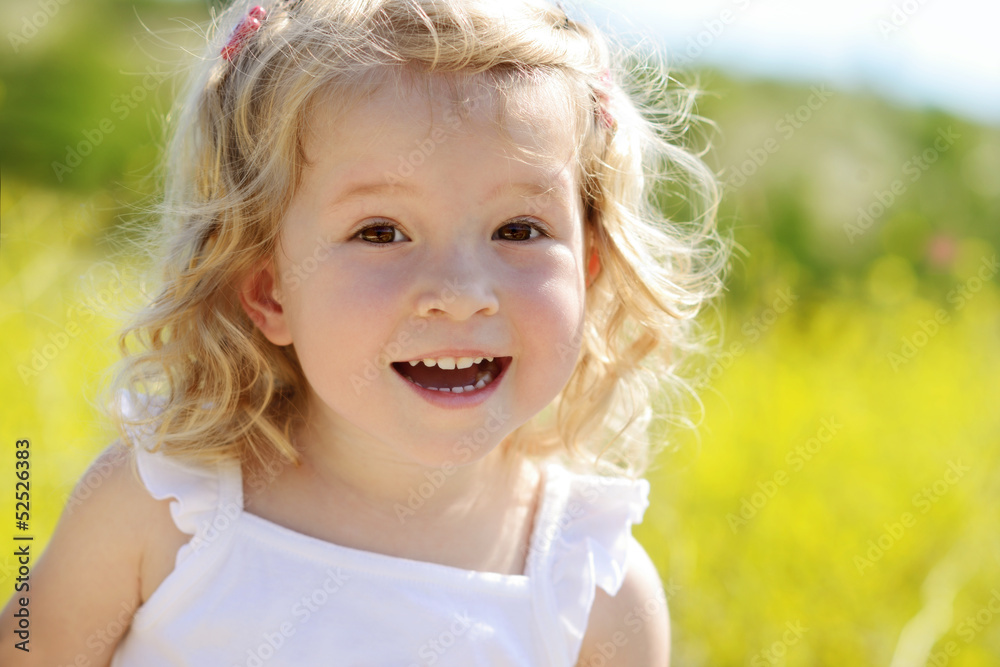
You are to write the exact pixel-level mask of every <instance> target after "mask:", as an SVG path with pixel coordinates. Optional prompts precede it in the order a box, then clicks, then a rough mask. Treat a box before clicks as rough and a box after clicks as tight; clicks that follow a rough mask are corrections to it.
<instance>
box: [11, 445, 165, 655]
mask: <svg viewBox="0 0 1000 667" xmlns="http://www.w3.org/2000/svg"><path fill="white" fill-rule="evenodd" d="M84 480H89V482H88V481H84ZM84 480H81V481H80V482H79V483H78V484H77V486H76V488H75V489H74V491H73V495H72V496H71V497H70V500H69V503H68V504H67V506H66V508H65V509H64V510H63V515H62V518H61V519H60V520H59V525H58V526H57V527H56V531H55V533H54V534H53V536H52V541H51V542H50V544H49V546H48V548H47V549H46V550H45V553H44V555H43V556H42V557H41V559H39V560H37V562H36V563H35V566H34V567H33V568H32V570H31V575H30V579H29V582H28V586H29V590H28V591H27V592H19V593H18V592H15V594H14V599H12V600H11V601H10V602H9V603H8V604H7V607H6V608H5V609H4V611H3V616H2V618H0V640H2V645H0V664H3V665H24V666H25V667H28V666H30V665H38V666H44V667H57V666H59V667H62V666H66V667H69V666H70V665H72V666H74V667H76V666H88V667H97V666H101V665H103V666H107V665H109V664H110V662H111V656H112V654H113V653H114V649H115V647H116V646H117V645H118V642H119V641H120V640H121V638H122V636H123V635H124V634H125V632H126V631H127V629H128V626H129V624H130V623H131V622H132V616H133V615H134V613H135V610H136V608H138V606H139V604H140V602H141V588H140V571H141V566H142V562H143V554H144V549H145V546H146V544H147V540H148V539H149V537H150V533H151V531H152V530H153V529H152V527H151V526H155V525H158V522H157V521H155V520H150V519H151V518H153V517H155V516H157V515H158V514H161V513H162V508H161V507H160V504H161V503H160V502H159V501H156V500H154V499H153V498H152V497H151V496H150V495H149V493H148V492H147V491H146V489H145V488H144V487H143V486H142V484H141V482H140V480H139V479H138V478H137V476H136V475H135V473H134V472H133V469H132V466H131V455H130V454H129V452H128V451H127V450H126V449H125V448H124V447H122V446H121V445H120V444H117V443H116V444H114V445H111V446H110V447H108V449H106V450H105V451H104V453H102V454H101V456H100V457H99V458H98V459H97V460H96V461H95V462H94V464H93V465H92V466H91V467H90V469H89V471H88V475H85V476H84ZM21 597H27V598H28V599H29V603H28V610H29V622H30V628H29V632H30V639H29V642H28V648H29V649H30V650H29V652H27V653H25V652H24V651H21V650H19V649H17V648H15V644H16V643H17V642H20V641H21V639H20V638H19V637H18V636H17V635H16V634H15V631H16V630H17V629H18V628H17V625H16V621H17V619H15V618H14V616H13V614H14V611H15V609H17V608H18V607H19V606H20V605H19V604H18V598H21Z"/></svg>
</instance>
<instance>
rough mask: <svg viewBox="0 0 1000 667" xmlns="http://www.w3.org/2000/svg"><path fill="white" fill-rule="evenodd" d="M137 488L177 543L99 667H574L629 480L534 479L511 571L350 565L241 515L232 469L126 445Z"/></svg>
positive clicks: (624, 533)
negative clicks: (541, 483)
mask: <svg viewBox="0 0 1000 667" xmlns="http://www.w3.org/2000/svg"><path fill="white" fill-rule="evenodd" d="M136 457H137V464H138V468H139V473H140V475H141V477H142V480H143V482H144V483H145V485H146V487H147V488H148V489H149V491H150V493H151V495H152V496H153V497H154V498H157V499H165V498H173V499H174V500H173V502H172V503H171V514H172V515H173V519H174V521H175V523H176V524H177V526H178V528H179V529H180V530H182V531H183V532H185V533H189V534H191V535H192V536H193V537H192V540H191V541H190V542H189V543H188V544H186V545H185V546H184V547H182V548H181V549H180V551H179V552H178V554H177V561H176V567H175V569H174V571H173V572H172V573H171V574H170V575H169V576H168V577H167V578H166V579H165V580H164V582H163V583H162V584H161V586H160V587H159V588H158V589H157V590H156V591H155V592H154V593H153V595H152V596H151V597H150V598H149V600H147V601H146V603H145V604H144V605H142V607H140V608H139V609H138V611H137V612H136V615H135V619H134V621H133V623H132V627H131V629H130V630H129V632H128V634H127V635H126V636H125V638H124V639H123V641H122V643H121V645H120V646H119V647H118V650H117V651H116V653H115V656H114V659H113V660H112V663H111V664H112V667H165V666H168V665H170V666H175V665H186V666H190V667H201V666H204V667H236V666H239V667H263V666H264V665H266V666H267V667H278V666H281V667H285V666H288V667H304V666H309V665H334V666H337V667H348V666H359V667H360V666H377V667H411V666H417V665H420V666H423V665H435V666H452V665H453V666H455V667H472V666H476V665H491V666H501V665H503V666H507V665H509V666H511V667H514V666H517V667H525V666H527V665H544V666H546V667H558V666H560V665H565V666H567V667H569V666H571V665H574V664H575V662H576V660H577V658H578V654H579V652H580V645H581V642H582V639H583V635H584V632H585V630H586V627H587V619H588V617H589V615H590V609H591V606H592V605H593V602H594V596H595V587H596V586H600V587H601V588H603V589H604V590H605V591H607V592H608V593H609V594H610V595H615V594H616V593H617V592H618V589H619V587H620V586H621V584H622V580H623V579H624V576H625V565H626V559H627V554H628V550H629V548H630V547H633V546H635V545H633V544H632V542H633V538H632V535H631V526H632V524H634V523H638V522H640V521H641V520H642V515H643V513H644V512H645V510H646V507H647V506H648V494H649V484H648V482H646V481H645V480H637V481H631V480H621V479H609V478H603V477H597V476H584V475H577V474H573V473H570V472H568V471H567V470H565V469H564V468H562V467H560V466H558V465H554V464H552V465H549V466H548V467H547V468H546V477H545V487H544V495H543V498H542V502H541V503H540V506H539V509H538V512H537V515H536V517H535V526H534V530H533V534H532V538H531V550H530V553H529V555H528V561H527V566H526V572H525V574H523V575H501V574H496V573H486V572H475V571H469V570H463V569H459V568H455V567H449V566H445V565H439V564H436V563H428V562H420V561H413V560H408V559H404V558H397V557H392V556H386V555H383V554H378V553H371V552H366V551H360V550H357V549H350V548H347V547H343V546H339V545H336V544H332V543H330V542H325V541H323V540H320V539H317V538H313V537H310V536H307V535H304V534H302V533H298V532H295V531H293V530H290V529H288V528H284V527H282V526H280V525H277V524H275V523H272V522H270V521H267V520H265V519H263V518H261V517H258V516H256V515H253V514H250V513H248V512H244V511H243V493H242V481H241V475H240V469H239V466H238V465H237V464H235V463H229V464H220V465H218V466H217V469H215V470H208V471H207V470H204V469H199V468H196V467H193V466H190V465H188V464H184V463H181V462H179V461H177V460H176V459H172V458H169V457H167V456H165V455H163V454H162V453H159V452H156V453H152V452H149V451H147V450H145V449H143V448H142V447H141V446H137V447H136Z"/></svg>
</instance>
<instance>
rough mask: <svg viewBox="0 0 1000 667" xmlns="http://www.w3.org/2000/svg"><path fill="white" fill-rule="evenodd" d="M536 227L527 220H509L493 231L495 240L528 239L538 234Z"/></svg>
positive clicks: (536, 236)
mask: <svg viewBox="0 0 1000 667" xmlns="http://www.w3.org/2000/svg"><path fill="white" fill-rule="evenodd" d="M540 235H541V234H540V232H539V231H538V228H537V227H535V226H534V225H532V224H530V223H527V222H510V223H507V224H506V225H504V226H503V227H501V228H500V229H498V230H496V231H495V232H494V233H493V239H494V240H497V241H530V240H531V239H534V238H538V237H539V236H540Z"/></svg>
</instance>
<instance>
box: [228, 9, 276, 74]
mask: <svg viewBox="0 0 1000 667" xmlns="http://www.w3.org/2000/svg"><path fill="white" fill-rule="evenodd" d="M265 18H267V10H266V9H264V8H263V7H261V6H260V5H257V6H256V7H254V8H253V9H251V10H250V11H249V13H247V15H246V16H245V17H244V18H243V20H242V21H240V24H239V25H238V26H236V29H235V30H233V34H232V35H230V37H229V41H228V42H226V45H225V46H224V47H222V57H223V58H225V59H226V60H228V61H229V62H232V61H233V58H235V57H236V56H237V55H239V53H240V49H242V48H243V44H244V42H246V40H247V37H249V36H250V35H252V34H253V33H255V32H257V31H258V30H260V26H261V25H263V22H264V19H265Z"/></svg>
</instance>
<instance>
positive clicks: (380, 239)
mask: <svg viewBox="0 0 1000 667" xmlns="http://www.w3.org/2000/svg"><path fill="white" fill-rule="evenodd" d="M357 238H359V239H361V240H362V241H367V242H368V243H374V244H386V243H392V242H394V241H397V240H403V239H405V238H406V237H405V236H404V235H403V233H402V232H400V231H399V230H398V229H396V228H395V227H393V226H392V225H372V226H371V227H365V228H364V229H362V230H361V231H360V232H358V234H357Z"/></svg>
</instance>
